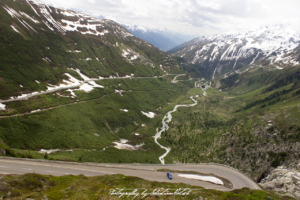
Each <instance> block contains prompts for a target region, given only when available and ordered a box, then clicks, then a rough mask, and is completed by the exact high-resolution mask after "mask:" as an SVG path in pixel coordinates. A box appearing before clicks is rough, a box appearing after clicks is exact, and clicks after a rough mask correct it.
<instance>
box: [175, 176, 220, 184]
mask: <svg viewBox="0 0 300 200" xmlns="http://www.w3.org/2000/svg"><path fill="white" fill-rule="evenodd" d="M178 176H180V177H183V178H188V179H196V180H199V181H206V182H211V183H214V184H217V185H224V183H223V181H222V180H220V179H218V178H216V177H214V176H200V175H194V174H178Z"/></svg>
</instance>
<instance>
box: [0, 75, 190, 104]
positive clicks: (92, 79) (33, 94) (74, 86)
mask: <svg viewBox="0 0 300 200" xmlns="http://www.w3.org/2000/svg"><path fill="white" fill-rule="evenodd" d="M170 75H178V76H183V75H185V74H164V75H162V76H155V77H130V76H128V77H109V78H99V79H96V78H91V79H88V80H84V81H81V82H80V83H79V84H77V85H72V86H65V87H61V88H56V89H52V90H49V91H41V92H35V93H30V94H27V96H24V97H19V98H16V99H6V100H2V99H0V103H9V102H14V101H24V100H28V99H29V98H32V97H34V96H39V95H42V94H49V93H54V92H57V91H60V90H67V89H72V88H78V87H80V86H82V85H83V84H85V83H88V82H90V81H101V80H114V79H151V78H162V77H165V76H170Z"/></svg>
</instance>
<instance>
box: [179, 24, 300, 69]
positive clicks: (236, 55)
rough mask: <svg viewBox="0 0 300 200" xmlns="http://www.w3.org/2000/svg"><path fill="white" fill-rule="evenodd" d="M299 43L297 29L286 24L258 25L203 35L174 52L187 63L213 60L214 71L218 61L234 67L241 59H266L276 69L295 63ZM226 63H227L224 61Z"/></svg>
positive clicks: (249, 62)
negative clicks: (245, 28)
mask: <svg viewBox="0 0 300 200" xmlns="http://www.w3.org/2000/svg"><path fill="white" fill-rule="evenodd" d="M299 44H300V30H299V29H297V28H295V27H293V26H292V25H288V24H285V25H283V24H279V25H274V26H266V27H260V28H257V29H254V30H248V31H227V32H224V33H220V34H215V35H209V36H202V37H199V38H196V39H194V40H193V43H192V45H191V46H188V47H186V48H184V49H182V50H179V51H177V52H175V54H176V55H178V56H181V57H184V58H187V59H188V60H189V62H190V63H193V64H196V63H198V64H201V63H204V62H207V61H209V62H216V63H215V64H217V66H215V67H216V68H215V69H217V71H216V72H217V73H218V72H219V71H220V67H221V66H220V65H219V64H220V63H221V65H222V62H223V63H224V65H228V64H230V65H231V66H232V70H235V68H236V66H238V63H239V62H241V60H247V61H245V62H246V63H245V62H243V64H248V65H249V66H250V65H254V64H255V63H257V62H260V61H261V62H262V61H263V62H265V63H266V62H269V64H270V65H273V66H274V67H275V68H277V69H279V68H282V67H281V65H298V64H299V62H298V56H299V55H298V54H297V55H295V53H296V51H295V49H296V48H297V47H299ZM225 63H226V64H225ZM279 66H280V67H279Z"/></svg>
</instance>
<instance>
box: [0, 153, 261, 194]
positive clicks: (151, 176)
mask: <svg viewBox="0 0 300 200" xmlns="http://www.w3.org/2000/svg"><path fill="white" fill-rule="evenodd" d="M129 168H130V169H129ZM165 168H168V169H176V170H193V171H199V172H202V173H214V174H216V175H218V176H222V177H224V178H227V179H229V180H230V181H231V182H232V183H233V185H234V188H233V189H237V188H242V187H248V188H251V189H260V188H259V187H258V186H257V185H256V184H255V183H254V182H253V181H252V180H250V179H249V178H247V177H246V176H244V175H243V174H241V173H239V172H238V171H235V170H233V169H230V168H227V167H223V166H215V165H130V164H128V165H121V164H109V165H105V164H100V165H99V166H88V165H87V164H83V165H82V164H72V163H57V162H39V161H36V160H27V159H7V158H0V174H25V173H33V172H34V173H39V174H50V175H55V176H61V175H66V174H73V175H79V174H84V175H86V176H98V175H104V174H124V175H128V176H138V177H141V178H144V179H147V180H150V181H161V182H181V183H186V184H191V185H197V186H201V187H204V188H208V189H216V190H221V191H227V190H229V189H228V188H226V187H224V186H221V185H215V184H212V183H209V182H204V181H197V180H191V179H186V178H182V177H179V176H178V174H177V173H173V180H168V179H167V177H166V173H165V172H157V171H155V170H156V169H165Z"/></svg>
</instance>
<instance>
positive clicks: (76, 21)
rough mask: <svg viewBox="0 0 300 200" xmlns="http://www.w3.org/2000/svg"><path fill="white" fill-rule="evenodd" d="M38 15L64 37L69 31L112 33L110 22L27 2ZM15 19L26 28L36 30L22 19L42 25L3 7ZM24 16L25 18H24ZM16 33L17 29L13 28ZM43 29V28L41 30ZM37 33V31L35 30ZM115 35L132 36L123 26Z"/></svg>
mask: <svg viewBox="0 0 300 200" xmlns="http://www.w3.org/2000/svg"><path fill="white" fill-rule="evenodd" d="M26 1H27V3H28V4H29V6H30V7H31V8H32V10H33V11H34V12H35V14H36V15H38V16H39V17H41V19H40V21H42V22H43V23H44V24H45V25H46V26H47V27H48V28H49V29H50V30H52V31H57V32H59V33H61V34H63V35H66V33H67V32H69V31H76V32H80V33H81V34H90V35H96V36H102V35H104V34H107V33H110V31H108V29H107V28H105V27H106V26H107V23H109V22H111V21H110V20H105V19H97V18H94V17H92V16H89V15H87V14H84V13H79V12H74V11H70V10H62V9H57V8H54V7H51V6H49V5H48V4H46V3H43V2H42V1H39V0H26ZM3 8H4V9H5V10H6V11H7V12H8V14H9V15H11V17H13V18H17V19H18V20H19V22H20V23H21V24H22V25H23V26H24V27H25V28H26V29H28V30H29V29H32V30H34V29H33V28H32V27H31V26H30V25H29V24H28V23H27V22H26V21H24V20H23V19H22V18H23V17H24V18H27V19H29V20H31V21H32V22H34V23H40V21H38V20H36V19H35V17H33V16H30V15H28V14H27V13H25V12H22V11H19V12H17V11H15V10H14V9H12V8H9V7H8V6H3ZM53 14H58V15H59V17H60V19H59V20H56V19H57V17H55V19H54V17H53ZM22 16H23V17H22ZM13 29H14V30H15V31H16V30H17V29H15V28H13ZM41 29H42V28H41ZM34 31H35V32H36V30H34ZM115 33H121V34H122V35H123V36H124V37H126V36H131V34H130V33H129V32H128V31H126V30H125V29H124V28H123V27H122V26H116V31H115Z"/></svg>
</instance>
